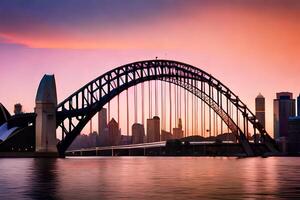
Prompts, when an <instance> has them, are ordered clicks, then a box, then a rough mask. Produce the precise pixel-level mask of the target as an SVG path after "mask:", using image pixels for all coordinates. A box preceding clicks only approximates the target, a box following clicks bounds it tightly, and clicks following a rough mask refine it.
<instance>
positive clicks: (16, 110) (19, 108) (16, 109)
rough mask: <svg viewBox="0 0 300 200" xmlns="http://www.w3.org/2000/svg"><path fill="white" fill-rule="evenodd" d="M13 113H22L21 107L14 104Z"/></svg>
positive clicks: (18, 104)
mask: <svg viewBox="0 0 300 200" xmlns="http://www.w3.org/2000/svg"><path fill="white" fill-rule="evenodd" d="M14 113H15V115H18V114H22V113H23V110H22V105H21V104H20V103H17V104H15V106H14Z"/></svg>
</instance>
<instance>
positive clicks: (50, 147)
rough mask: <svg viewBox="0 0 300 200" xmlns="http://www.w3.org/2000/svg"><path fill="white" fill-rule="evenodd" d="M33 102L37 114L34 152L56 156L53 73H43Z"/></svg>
mask: <svg viewBox="0 0 300 200" xmlns="http://www.w3.org/2000/svg"><path fill="white" fill-rule="evenodd" d="M35 103H36V104H35V105H36V106H35V113H36V115H37V116H36V125H35V134H36V135H35V151H36V154H38V155H41V156H42V155H45V156H48V155H52V156H55V155H56V156H58V153H57V148H56V144H57V139H56V107H57V95H56V85H55V78H54V75H44V77H43V78H42V80H41V82H40V85H39V88H38V91H37V95H36V99H35ZM52 156H51V157H52Z"/></svg>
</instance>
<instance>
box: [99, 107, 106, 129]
mask: <svg viewBox="0 0 300 200" xmlns="http://www.w3.org/2000/svg"><path fill="white" fill-rule="evenodd" d="M105 128H107V109H106V108H102V109H101V110H100V111H99V112H98V134H99V135H100V134H102V133H103V132H104V129H105Z"/></svg>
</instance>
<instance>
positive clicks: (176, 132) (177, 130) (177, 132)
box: [173, 118, 183, 139]
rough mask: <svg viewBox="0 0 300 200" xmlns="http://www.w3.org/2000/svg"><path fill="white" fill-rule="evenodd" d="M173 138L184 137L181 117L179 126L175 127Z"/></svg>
mask: <svg viewBox="0 0 300 200" xmlns="http://www.w3.org/2000/svg"><path fill="white" fill-rule="evenodd" d="M173 138H174V139H181V138H183V130H182V122H181V118H179V119H178V127H177V128H173Z"/></svg>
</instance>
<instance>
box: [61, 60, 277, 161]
mask: <svg viewBox="0 0 300 200" xmlns="http://www.w3.org/2000/svg"><path fill="white" fill-rule="evenodd" d="M151 80H160V81H164V82H169V83H172V84H175V85H178V86H179V87H182V88H184V89H185V90H186V91H188V92H190V93H192V94H193V95H195V96H196V97H198V98H199V99H201V101H203V102H204V103H205V104H206V105H208V106H209V108H211V109H212V110H213V111H214V112H215V113H216V114H217V115H218V116H219V117H220V118H221V119H222V121H223V122H224V123H225V124H226V125H227V127H228V128H229V129H230V130H231V132H232V133H234V134H235V136H236V138H237V139H238V141H239V143H240V144H241V145H242V147H243V148H244V150H245V152H246V153H247V155H249V156H253V155H254V151H253V149H252V147H251V145H250V143H249V137H248V133H249V130H248V129H249V127H248V125H249V124H250V125H251V126H252V127H251V128H253V131H254V134H255V133H258V134H259V135H260V140H259V141H257V142H260V143H265V144H266V146H267V147H268V149H269V150H270V151H271V152H275V151H276V146H275V142H274V140H273V139H272V138H271V137H270V136H269V135H268V133H267V132H266V130H265V129H264V127H263V126H262V125H261V124H260V123H259V122H258V120H257V118H256V116H255V115H254V114H253V113H252V112H251V111H250V110H249V109H248V107H247V106H246V105H245V104H244V103H243V102H242V101H241V100H240V99H239V97H238V96H237V95H236V94H234V93H233V92H232V91H231V90H230V89H229V88H228V87H226V86H225V85H224V84H222V83H221V82H220V81H219V80H218V79H216V78H215V77H213V76H212V75H210V74H208V73H207V72H205V71H203V70H201V69H199V68H196V67H194V66H191V65H188V64H185V63H182V62H177V61H172V60H146V61H139V62H134V63H130V64H126V65H123V66H120V67H117V68H115V69H113V70H111V71H109V72H107V73H105V74H103V75H101V76H99V77H98V78H96V79H94V80H92V81H91V82H89V83H87V84H86V85H85V86H83V87H82V88H80V89H79V90H77V91H76V92H74V93H73V94H72V95H70V96H69V97H68V98H67V99H65V100H64V101H63V102H61V103H60V104H59V105H58V106H57V127H60V128H61V129H62V140H61V141H60V142H59V143H58V144H57V148H58V151H59V154H60V155H64V153H65V151H66V150H67V148H68V147H69V146H70V145H71V143H72V142H73V140H74V139H75V138H76V136H77V135H79V134H80V132H81V131H82V129H83V128H84V126H85V125H86V124H87V123H88V122H89V120H90V119H91V118H92V117H93V116H94V115H95V114H96V113H97V112H98V111H100V110H101V109H102V107H103V106H104V105H105V104H106V103H108V102H109V101H110V100H111V99H113V98H114V97H115V96H117V95H118V94H120V93H121V92H123V91H124V90H126V89H128V88H130V87H132V86H134V85H137V84H139V83H142V82H145V81H151ZM233 110H234V111H235V114H233V113H232V111H233Z"/></svg>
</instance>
